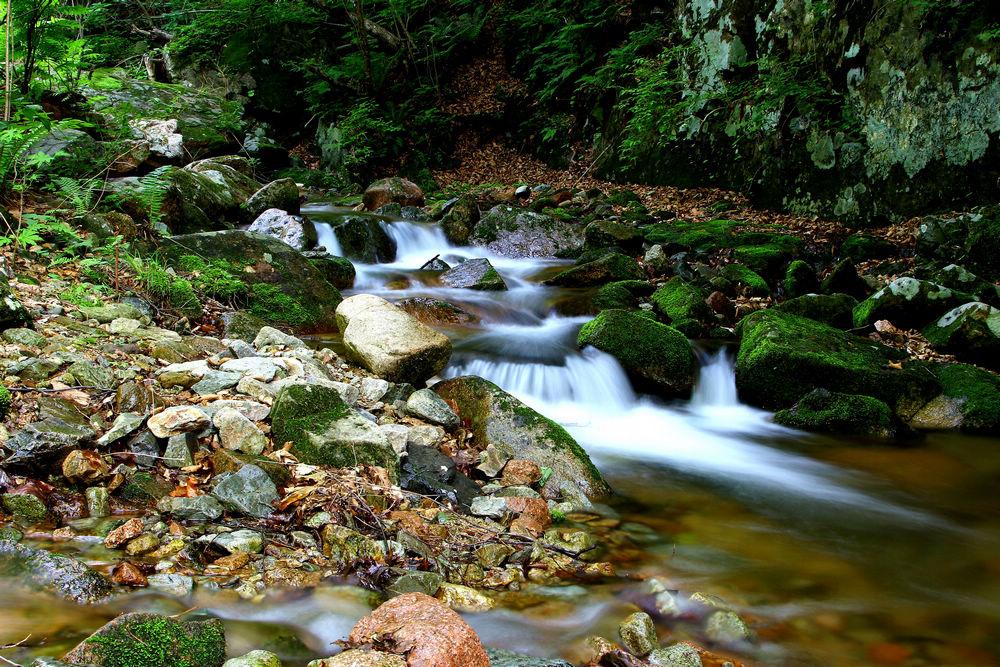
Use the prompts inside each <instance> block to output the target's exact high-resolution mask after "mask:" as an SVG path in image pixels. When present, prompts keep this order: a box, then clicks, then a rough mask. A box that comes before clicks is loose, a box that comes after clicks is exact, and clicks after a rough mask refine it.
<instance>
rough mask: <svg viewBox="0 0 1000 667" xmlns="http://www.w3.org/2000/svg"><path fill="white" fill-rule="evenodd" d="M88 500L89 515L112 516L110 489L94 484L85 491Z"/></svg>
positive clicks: (97, 516)
mask: <svg viewBox="0 0 1000 667" xmlns="http://www.w3.org/2000/svg"><path fill="white" fill-rule="evenodd" d="M84 497H85V498H86V500H87V516H90V517H91V518H100V517H105V516H111V500H110V495H109V494H108V490H107V489H106V488H104V487H103V486H92V487H90V488H88V489H87V490H86V491H84Z"/></svg>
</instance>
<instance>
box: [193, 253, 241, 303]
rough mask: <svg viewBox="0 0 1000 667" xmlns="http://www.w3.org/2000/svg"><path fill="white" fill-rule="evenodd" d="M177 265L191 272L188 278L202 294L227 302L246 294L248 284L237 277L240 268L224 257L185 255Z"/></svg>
mask: <svg viewBox="0 0 1000 667" xmlns="http://www.w3.org/2000/svg"><path fill="white" fill-rule="evenodd" d="M177 265H178V268H180V269H181V270H182V271H185V272H187V273H190V274H191V275H190V276H189V277H188V278H189V280H190V282H191V284H192V286H193V287H194V288H195V290H196V291H197V292H199V293H201V294H205V295H208V296H210V297H212V298H213V299H217V300H219V301H222V302H225V303H233V302H234V300H235V299H236V297H238V296H241V295H244V296H245V295H246V292H247V286H246V284H245V283H244V282H243V281H242V280H239V279H238V278H236V277H235V276H236V275H238V272H239V271H240V269H239V268H238V267H236V266H234V265H232V264H230V263H229V262H227V261H226V260H224V259H211V260H205V259H202V258H201V257H198V256H196V255H184V256H183V257H181V258H180V259H179V260H178V262H177Z"/></svg>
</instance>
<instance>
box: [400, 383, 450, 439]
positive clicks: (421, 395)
mask: <svg viewBox="0 0 1000 667" xmlns="http://www.w3.org/2000/svg"><path fill="white" fill-rule="evenodd" d="M406 413H407V414H408V415H411V416H413V417H416V418H418V419H422V420H424V421H426V422H430V423H431V424H437V425H438V426H443V427H444V428H446V429H448V430H452V429H456V428H458V427H459V426H461V424H462V422H461V420H460V419H459V418H458V415H456V414H455V411H454V410H452V409H451V406H449V405H448V404H447V403H445V402H444V400H443V399H442V398H441V397H440V396H438V395H437V394H435V393H434V392H433V391H431V390H430V389H418V390H417V391H415V392H413V393H412V394H410V397H409V398H408V399H406Z"/></svg>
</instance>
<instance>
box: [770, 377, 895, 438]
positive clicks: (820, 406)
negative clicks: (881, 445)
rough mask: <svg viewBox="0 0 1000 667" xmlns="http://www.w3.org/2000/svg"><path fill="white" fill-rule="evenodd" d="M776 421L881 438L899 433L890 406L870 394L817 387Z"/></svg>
mask: <svg viewBox="0 0 1000 667" xmlns="http://www.w3.org/2000/svg"><path fill="white" fill-rule="evenodd" d="M774 421H776V422H777V423H779V424H781V425H783V426H788V427H791V428H797V429H801V430H803V431H821V432H822V431H826V432H832V433H843V434H845V435H858V436H865V437H869V438H877V439H881V440H888V439H891V438H892V437H894V436H895V435H896V427H895V423H894V419H893V415H892V410H890V409H889V406H888V405H886V404H885V403H883V402H882V401H880V400H878V399H877V398H872V397H871V396H859V395H857V394H841V393H837V392H831V391H827V390H826V389H815V390H813V391H811V392H809V393H808V394H806V395H805V396H803V397H802V398H801V399H800V400H799V402H798V403H796V404H795V405H793V406H792V407H791V408H788V409H786V410H780V411H779V412H777V413H776V414H775V415H774Z"/></svg>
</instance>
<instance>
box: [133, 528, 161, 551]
mask: <svg viewBox="0 0 1000 667" xmlns="http://www.w3.org/2000/svg"><path fill="white" fill-rule="evenodd" d="M159 546H160V540H158V539H157V538H156V536H155V535H150V534H149V533H145V534H143V535H140V536H139V537H137V538H135V539H134V540H132V541H131V542H129V543H128V544H127V545H125V553H126V554H127V555H129V556H142V555H144V554H148V553H149V552H151V551H155V550H156V549H157V548H158V547H159Z"/></svg>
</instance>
